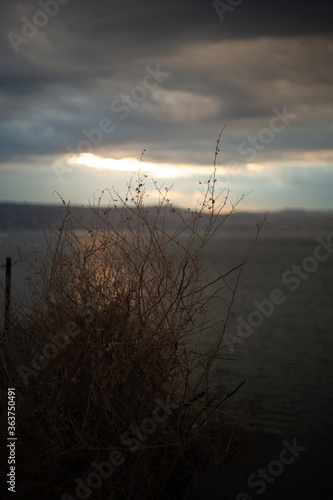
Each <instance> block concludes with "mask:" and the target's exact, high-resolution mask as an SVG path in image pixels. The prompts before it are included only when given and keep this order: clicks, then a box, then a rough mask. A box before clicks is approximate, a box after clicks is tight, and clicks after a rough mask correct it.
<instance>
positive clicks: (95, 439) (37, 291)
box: [1, 140, 260, 500]
mask: <svg viewBox="0 0 333 500" xmlns="http://www.w3.org/2000/svg"><path fill="white" fill-rule="evenodd" d="M218 146H219V140H218V141H217V148H216V152H215V162H214V168H213V173H212V176H211V178H210V179H209V180H208V181H207V183H206V193H205V197H204V200H203V201H202V203H201V204H200V206H198V207H197V210H194V211H188V212H185V211H183V210H177V209H176V208H174V207H173V205H172V203H171V202H170V201H169V196H170V194H169V192H168V190H164V189H162V187H158V185H157V184H156V183H155V187H156V189H157V192H158V193H159V203H158V205H157V206H156V207H155V209H154V210H153V209H151V208H150V209H148V208H147V207H146V206H145V203H144V201H145V182H146V179H145V177H144V176H141V175H140V172H139V176H138V180H137V183H136V185H135V186H134V187H133V186H129V189H128V192H127V195H126V196H125V197H121V196H120V195H119V194H117V195H116V196H115V195H114V194H113V195H112V194H111V193H110V192H109V191H106V192H104V193H103V195H102V196H101V198H100V199H99V200H98V202H97V203H96V204H95V205H92V206H91V213H92V219H91V221H89V223H87V225H85V222H84V221H81V223H82V229H83V231H81V232H77V231H75V230H74V229H73V222H74V220H75V219H76V222H77V216H76V215H75V214H73V213H72V211H71V209H70V206H69V205H67V209H66V215H65V217H64V219H63V223H62V226H61V227H60V228H58V229H57V230H51V229H49V230H46V231H45V235H46V238H47V240H48V243H49V244H48V251H47V255H46V257H45V258H42V256H36V255H35V254H34V253H32V254H30V255H21V258H24V259H25V260H26V261H29V263H30V266H31V270H32V272H34V273H35V275H34V278H33V279H32V285H31V288H32V292H33V293H32V297H31V303H30V304H29V308H27V309H25V310H21V311H17V310H16V311H15V312H14V310H13V314H12V320H11V329H10V331H9V332H8V334H7V335H6V336H3V337H2V339H1V346H2V347H1V353H2V366H1V394H2V399H4V398H5V393H6V390H7V387H15V388H16V392H17V400H16V407H17V416H16V418H17V436H18V443H17V464H16V467H17V471H18V472H17V475H18V486H17V489H18V492H19V496H20V498H22V499H23V498H41V499H42V498H48V499H53V498H54V499H55V498H89V497H90V495H91V498H95V499H105V498H116V499H133V500H134V499H147V500H148V499H157V498H161V499H169V498H170V499H171V498H173V499H176V498H182V499H184V498H187V497H188V494H189V491H190V488H191V486H192V485H193V482H194V481H195V479H196V477H197V475H198V474H199V473H202V472H203V471H204V470H205V469H207V468H210V467H212V466H215V465H217V464H218V463H220V462H221V461H225V460H227V459H230V458H231V457H232V456H233V455H235V454H237V453H239V452H240V451H241V450H242V449H243V448H244V443H243V442H242V441H241V439H240V435H241V433H240V430H239V428H238V426H237V425H236V424H237V423H236V422H235V421H233V420H232V419H231V418H230V417H228V416H227V414H226V413H225V406H226V405H227V401H224V402H223V401H221V399H220V398H219V397H218V395H212V394H211V392H210V390H209V376H210V375H211V373H212V371H213V370H214V366H215V365H214V363H215V361H216V360H217V359H219V358H220V357H221V352H222V340H223V336H224V334H225V332H226V330H227V328H228V326H229V316H230V311H231V308H232V305H233V301H234V300H235V293H236V290H237V285H238V282H239V279H240V276H241V273H242V270H243V268H244V265H245V262H246V259H247V256H244V261H243V262H242V263H240V265H239V266H238V268H236V269H234V270H230V272H229V273H227V274H229V275H230V276H234V280H233V286H232V287H231V286H230V282H228V284H226V281H225V278H226V275H224V276H223V275H222V273H221V272H220V271H219V270H216V273H218V274H216V279H214V282H215V286H216V285H217V284H220V288H219V289H220V290H222V289H223V287H227V288H228V291H229V302H228V306H227V308H226V317H225V318H224V321H223V323H222V324H221V325H220V326H221V328H220V335H219V336H218V337H217V338H216V340H215V342H214V343H213V344H211V345H210V347H209V349H208V350H207V349H206V350H203V349H202V347H201V340H202V339H203V338H204V336H205V335H206V333H207V332H209V329H210V328H211V327H212V326H213V324H212V322H211V321H210V320H209V318H207V317H206V315H205V312H204V311H205V308H206V306H207V304H208V303H209V302H210V300H211V299H212V296H211V282H210V281H209V280H208V278H207V268H206V266H205V258H206V255H207V252H208V251H209V244H210V242H211V241H212V238H213V237H214V235H215V234H216V233H217V232H218V231H219V230H220V228H221V226H222V224H223V222H224V221H225V220H226V218H227V217H229V216H230V215H231V214H232V213H233V212H234V211H235V208H236V205H237V204H236V205H232V204H231V208H230V209H229V211H226V209H227V203H229V201H228V193H227V192H222V193H219V194H218V193H216V192H215V182H216V171H217V168H216V156H217V153H218ZM106 196H110V200H109V204H108V208H103V207H105V197H106ZM63 203H64V204H65V202H64V201H63ZM169 214H171V215H172V217H174V218H175V220H177V221H178V225H177V229H175V230H173V231H168V230H167V229H166V225H165V220H166V217H168V216H169ZM259 229H260V228H259V227H258V232H259ZM256 238H257V235H256V237H255V238H254V240H255V239H256ZM249 251H250V250H249ZM157 400H158V401H162V402H169V404H173V405H174V407H172V410H170V411H169V413H168V414H166V415H167V418H166V419H165V421H163V422H155V423H156V425H155V428H154V430H153V431H152V432H150V433H148V431H147V432H146V433H143V431H142V425H143V422H146V423H147V422H148V420H147V419H151V417H152V415H153V414H154V408H156V401H157ZM146 425H147V426H148V423H147V424H144V428H146ZM150 425H152V423H151V422H150ZM133 427H139V428H140V429H141V433H142V434H143V436H142V437H144V436H145V439H141V438H136V442H135V443H134V441H133V439H134V438H133V434H132V432H133V431H132V430H131V429H133ZM147 429H148V427H147ZM126 432H127V433H128V432H131V437H132V448H133V449H130V445H129V444H128V443H127V444H124V441H125V439H122V436H124V434H125V433H126ZM1 435H2V436H6V428H5V427H4V429H2V432H1ZM127 436H128V434H127ZM134 444H135V445H134ZM134 448H135V449H134ZM112 450H118V451H119V452H121V453H122V456H123V457H124V461H123V463H122V464H121V465H119V467H115V469H114V471H113V473H112V475H111V476H110V477H106V478H103V479H102V482H101V485H99V487H97V488H95V489H93V488H91V491H92V490H93V491H92V493H91V494H88V493H87V495H88V496H76V495H77V494H75V488H76V486H77V483H76V482H75V479H76V478H81V479H82V480H83V481H85V480H86V478H87V476H88V475H89V474H90V473H91V472H96V470H95V469H94V467H93V466H92V463H93V462H95V463H98V464H99V463H101V462H102V461H106V460H108V457H109V455H110V452H111V451H112ZM65 493H67V495H69V496H66V495H65ZM62 495H63V496H62ZM82 495H83V493H82Z"/></svg>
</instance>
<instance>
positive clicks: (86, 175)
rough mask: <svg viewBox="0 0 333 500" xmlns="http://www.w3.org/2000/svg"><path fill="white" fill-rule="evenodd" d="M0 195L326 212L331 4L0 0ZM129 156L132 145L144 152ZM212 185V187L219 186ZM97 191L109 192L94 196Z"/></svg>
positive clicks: (332, 139)
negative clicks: (108, 196) (212, 200)
mask: <svg viewBox="0 0 333 500" xmlns="http://www.w3.org/2000/svg"><path fill="white" fill-rule="evenodd" d="M0 14H1V15H0V28H1V30H0V32H1V40H0V43H1V45H0V55H1V74H0V111H1V112H0V202H15V203H24V202H27V203H30V204H36V203H38V204H42V203H43V204H58V203H59V196H61V197H62V198H63V199H64V200H65V201H66V202H67V201H70V202H71V203H72V204H79V205H85V204H87V203H88V201H92V200H94V199H98V197H99V196H100V195H101V193H102V191H103V190H110V191H111V192H114V193H119V194H120V195H121V196H123V195H124V194H125V193H126V191H127V186H128V184H129V183H132V185H133V186H135V182H136V179H137V173H138V169H139V168H140V169H141V173H142V175H147V176H148V177H144V179H145V190H146V194H147V195H148V197H147V198H146V200H147V202H148V203H153V202H156V191H154V184H153V181H152V180H153V179H155V180H156V182H157V184H158V186H160V187H161V189H162V192H163V190H164V189H165V188H166V189H168V190H169V191H168V192H169V195H170V196H169V197H170V198H171V200H172V202H173V203H174V204H175V205H178V206H183V207H190V208H192V207H194V206H195V205H196V204H197V203H198V202H200V200H201V199H202V193H203V190H204V189H205V183H204V182H205V181H206V180H207V179H208V178H209V176H210V175H211V173H212V168H213V165H214V158H215V148H216V141H217V138H218V136H219V134H220V132H221V130H222V128H223V133H222V136H221V140H220V144H219V150H220V151H219V155H218V157H217V163H216V164H217V167H218V169H217V183H216V188H217V190H218V191H220V192H226V190H230V194H229V199H230V202H232V203H235V202H237V201H238V200H239V199H240V197H241V196H242V194H246V197H245V198H244V199H243V200H242V201H241V203H240V208H239V210H240V209H241V210H242V211H268V210H271V211H276V210H284V209H305V210H332V209H333V203H332V201H333V200H332V191H333V120H332V118H333V99H332V97H333V64H332V62H333V23H332V19H333V4H332V3H331V2H322V3H321V4H316V3H315V2H313V1H304V0H303V1H293V2H290V1H288V2H287V1H285V0H279V1H273V0H228V1H226V2H222V1H214V2H212V1H205V0H168V1H156V0H154V1H153V0H144V1H137V0H136V1H133V0H122V1H120V0H108V1H104V0H95V1H94V2H92V1H91V0H90V1H86V0H39V1H31V0H24V1H21V2H19V1H17V0H2V1H1V7H0ZM142 153H144V154H143V156H142ZM223 190H225V191H223ZM106 201H107V200H106Z"/></svg>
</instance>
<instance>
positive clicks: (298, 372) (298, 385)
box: [0, 230, 333, 433]
mask: <svg viewBox="0 0 333 500" xmlns="http://www.w3.org/2000/svg"><path fill="white" fill-rule="evenodd" d="M332 232H333V231H332ZM319 236H321V237H322V241H324V242H325V241H326V239H327V234H326V235H325V234H319V233H318V234H316V233H315V232H312V233H309V232H308V233H306V232H294V233H291V232H288V233H287V232H285V233H284V232H279V233H277V232H275V233H272V232H265V231H264V230H262V233H261V236H260V239H259V241H258V242H257V243H256V245H255V248H254V249H253V251H252V253H251V256H250V259H249V261H248V263H247V266H246V268H245V271H244V275H243V278H244V280H243V281H242V283H241V284H240V287H239V289H238V293H237V298H236V301H235V304H234V308H233V313H232V317H231V324H230V328H229V334H230V335H233V336H234V339H235V338H236V341H237V339H238V341H237V342H238V343H236V344H234V345H232V342H230V339H229V348H228V346H227V345H225V344H224V348H223V350H222V356H223V357H224V358H227V359H222V360H221V361H220V363H219V367H218V368H219V370H221V371H218V372H217V374H216V376H215V377H214V378H213V379H212V381H211V384H212V389H213V390H215V391H217V392H219V393H223V394H227V393H230V392H231V391H232V390H233V389H235V388H236V387H237V386H238V385H240V384H241V382H242V381H243V380H245V384H244V385H243V386H242V388H241V389H240V390H239V391H237V393H236V394H235V395H234V396H233V397H232V398H230V399H229V400H228V404H226V406H225V408H226V410H228V411H230V413H232V412H238V411H239V410H237V408H238V406H237V405H238V404H239V402H241V404H242V405H243V406H244V401H246V408H247V412H248V411H250V412H253V414H254V416H255V417H256V416H257V417H258V418H259V419H260V421H261V424H262V425H263V426H265V427H268V428H271V429H273V430H277V431H285V432H289V433H293V432H295V433H296V432H297V433H299V432H307V431H315V430H318V429H320V428H322V427H325V426H328V425H330V424H331V421H332V417H333V384H332V380H333V326H332V325H333V308H332V297H333V255H330V254H328V253H327V251H325V249H324V248H323V247H322V249H321V250H320V251H318V252H317V253H315V254H316V257H314V252H315V249H316V248H317V247H318V245H319V243H318V241H317V238H318V237H319ZM253 237H254V234H252V235H249V233H235V232H232V231H229V232H225V233H221V234H220V235H218V236H217V237H216V238H215V240H214V244H213V246H212V249H211V252H210V255H209V259H210V262H215V264H217V265H218V266H220V267H221V269H222V270H223V271H225V272H227V271H228V270H229V269H232V268H233V267H235V266H236V265H238V264H239V263H241V262H242V261H243V257H244V254H245V253H246V250H247V249H248V247H249V244H250V242H251V239H253ZM32 240H33V241H34V242H35V245H36V246H37V247H38V248H42V247H43V241H44V240H43V235H42V234H41V233H40V232H38V231H30V232H12V233H10V234H9V235H8V236H7V238H1V240H0V241H1V244H0V265H1V266H3V265H4V264H5V259H6V257H12V259H13V261H14V262H15V260H16V259H17V257H15V247H16V245H17V244H22V243H23V242H24V241H26V242H31V241H32ZM325 253H326V254H327V255H329V256H328V257H327V259H326V260H323V259H324V256H325ZM320 259H322V260H320ZM293 266H296V267H293ZM297 266H301V267H300V268H298V267H297ZM211 272H212V276H214V271H211ZM296 272H297V273H299V274H300V276H297V275H296V274H295V273H296ZM26 274H27V268H26V266H25V265H24V264H23V263H20V262H18V263H16V264H15V265H14V266H13V268H12V279H13V288H15V289H16V291H15V293H16V295H17V296H19V297H21V299H22V300H23V301H24V294H28V293H29V291H28V288H27V287H28V285H27V283H26V282H25V279H24V278H25V276H26ZM0 275H1V277H2V278H3V275H4V268H1V269H0ZM231 281H232V275H231V276H230V282H231ZM274 290H275V292H273V291H274ZM13 293H14V292H13ZM272 293H273V295H272ZM272 298H273V299H274V300H275V301H276V303H274V302H272V300H271V299H272ZM254 301H257V302H255V303H254ZM263 301H264V302H263ZM258 304H259V308H260V307H261V308H262V311H264V312H260V310H259V309H258ZM270 304H271V305H270ZM265 313H266V314H265ZM209 314H210V315H211V317H213V318H214V319H217V320H220V319H221V320H222V319H223V315H224V314H225V309H224V308H223V307H222V303H219V301H218V299H216V301H213V302H212V304H211V306H210V309H209ZM1 320H3V318H1ZM240 323H242V325H243V327H242V328H243V329H241V330H240V331H241V332H242V334H243V338H241V337H240V336H239V335H238V333H237V327H238V325H239V324H240ZM244 324H247V327H246V326H244ZM251 324H252V326H251ZM244 332H245V333H244ZM215 334H216V331H215V332H214V331H212V332H211V333H210V336H209V335H206V337H205V342H207V343H209V342H210V341H211V339H212V336H214V335H215ZM238 415H239V418H242V414H241V413H239V414H238ZM248 415H249V413H246V416H245V418H248ZM255 417H254V418H255Z"/></svg>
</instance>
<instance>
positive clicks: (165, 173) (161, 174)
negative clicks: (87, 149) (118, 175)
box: [67, 154, 212, 179]
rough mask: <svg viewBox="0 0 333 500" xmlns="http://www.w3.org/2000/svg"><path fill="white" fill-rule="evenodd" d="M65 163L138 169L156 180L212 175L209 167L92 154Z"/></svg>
mask: <svg viewBox="0 0 333 500" xmlns="http://www.w3.org/2000/svg"><path fill="white" fill-rule="evenodd" d="M67 162H68V163H70V164H71V165H85V166H87V167H92V168H100V169H107V170H118V171H121V172H137V171H138V170H139V169H140V170H141V172H147V173H149V174H150V175H151V176H152V177H154V178H158V179H175V178H177V177H190V176H192V175H193V174H195V175H205V176H209V175H211V173H212V167H211V166H197V165H187V164H181V165H174V164H169V163H149V162H139V161H138V160H137V159H136V158H122V159H121V160H115V159H113V158H101V157H99V156H96V155H94V154H82V155H80V156H74V157H71V158H70V159H69V160H67Z"/></svg>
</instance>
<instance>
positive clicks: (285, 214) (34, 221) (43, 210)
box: [0, 203, 333, 233]
mask: <svg viewBox="0 0 333 500" xmlns="http://www.w3.org/2000/svg"><path fill="white" fill-rule="evenodd" d="M65 210H66V207H65V206H62V205H59V206H52V205H29V206H26V205H23V204H14V203H0V232H2V233H6V232H7V231H15V230H16V231H17V230H34V229H40V228H41V223H42V224H48V225H50V226H51V227H52V228H57V227H59V225H60V223H61V221H62V218H63V217H64V214H65ZM71 210H72V213H74V215H75V217H76V218H77V219H78V221H76V220H74V222H73V227H74V228H75V229H78V228H81V227H82V225H81V223H80V222H79V220H80V219H81V220H82V221H84V224H89V222H90V221H91V220H92V211H91V209H89V208H87V207H79V206H73V207H71ZM180 211H181V213H182V214H183V215H184V217H185V216H186V217H188V216H189V212H188V211H186V210H180ZM147 213H149V214H150V216H153V215H154V213H156V207H149V208H147ZM128 215H129V212H128ZM163 215H164V218H165V226H166V228H169V229H171V228H174V227H175V226H177V225H179V219H178V218H177V217H176V216H175V215H174V214H173V213H171V211H170V210H169V209H167V208H165V209H164V214H163ZM263 215H264V214H263V212H262V213H252V212H236V213H235V214H233V215H232V216H231V217H230V218H228V219H227V220H226V222H225V226H224V227H225V229H228V230H230V231H242V230H251V229H252V230H253V229H255V228H256V224H258V223H260V222H261V221H262V218H263ZM109 217H110V219H111V218H113V221H114V223H115V224H117V223H118V221H119V216H118V215H117V213H116V212H115V211H114V210H111V211H110V215H109ZM221 217H223V215H222V216H221ZM265 230H266V231H267V230H273V231H319V230H320V231H333V211H330V212H307V211H305V210H284V211H282V212H270V214H269V216H268V219H267V221H266V223H265Z"/></svg>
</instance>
